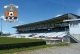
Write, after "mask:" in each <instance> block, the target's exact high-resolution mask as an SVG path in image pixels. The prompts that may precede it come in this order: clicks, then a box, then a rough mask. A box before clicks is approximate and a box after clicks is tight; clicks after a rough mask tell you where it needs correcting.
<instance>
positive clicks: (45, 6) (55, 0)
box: [0, 0, 80, 34]
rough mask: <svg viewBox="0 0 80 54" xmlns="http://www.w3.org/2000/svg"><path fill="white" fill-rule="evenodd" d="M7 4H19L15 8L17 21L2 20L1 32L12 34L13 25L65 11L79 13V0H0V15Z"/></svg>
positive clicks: (43, 18) (35, 20)
mask: <svg viewBox="0 0 80 54" xmlns="http://www.w3.org/2000/svg"><path fill="white" fill-rule="evenodd" d="M8 4H15V5H17V6H19V8H18V9H17V10H18V19H19V21H18V22H13V23H10V22H6V21H2V31H3V33H12V34H13V33H16V29H15V28H12V27H14V26H17V25H23V24H28V23H33V22H38V21H42V20H46V19H51V18H54V17H56V16H60V15H63V14H66V13H73V14H76V15H80V0H0V17H1V16H5V15H4V11H5V10H6V9H4V6H5V5H8ZM0 25H1V20H0ZM0 28H1V26H0ZM0 31H1V29H0Z"/></svg>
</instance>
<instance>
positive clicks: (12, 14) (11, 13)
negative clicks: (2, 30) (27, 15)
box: [4, 4, 18, 22]
mask: <svg viewBox="0 0 80 54" xmlns="http://www.w3.org/2000/svg"><path fill="white" fill-rule="evenodd" d="M4 8H5V9H6V10H5V19H4V20H5V21H7V22H16V21H18V18H17V16H18V11H17V8H18V6H16V5H14V4H9V5H6V6H4Z"/></svg>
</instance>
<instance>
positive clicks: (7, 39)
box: [0, 37, 44, 44]
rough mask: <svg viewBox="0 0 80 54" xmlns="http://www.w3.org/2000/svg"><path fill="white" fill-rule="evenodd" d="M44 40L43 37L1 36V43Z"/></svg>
mask: <svg viewBox="0 0 80 54" xmlns="http://www.w3.org/2000/svg"><path fill="white" fill-rule="evenodd" d="M39 41H44V40H42V39H28V38H9V37H0V44H15V43H28V42H39Z"/></svg>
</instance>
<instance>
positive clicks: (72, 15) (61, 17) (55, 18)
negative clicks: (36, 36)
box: [13, 13, 80, 28]
mask: <svg viewBox="0 0 80 54" xmlns="http://www.w3.org/2000/svg"><path fill="white" fill-rule="evenodd" d="M66 18H70V19H78V18H80V16H78V15H75V14H72V13H67V14H64V15H61V16H58V17H54V18H51V19H48V20H43V21H38V22H33V23H29V24H24V25H19V26H14V27H13V28H18V27H22V26H29V25H34V24H40V23H45V22H51V21H55V20H59V19H66Z"/></svg>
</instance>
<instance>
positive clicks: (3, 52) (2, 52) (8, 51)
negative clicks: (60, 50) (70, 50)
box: [0, 43, 70, 54]
mask: <svg viewBox="0 0 80 54" xmlns="http://www.w3.org/2000/svg"><path fill="white" fill-rule="evenodd" d="M69 45H70V44H68V43H61V44H54V45H42V46H36V47H29V48H19V49H17V48H16V49H10V50H0V54H9V53H10V54H12V53H16V52H21V51H26V52H28V51H33V50H37V49H42V48H47V47H54V46H69Z"/></svg>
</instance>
